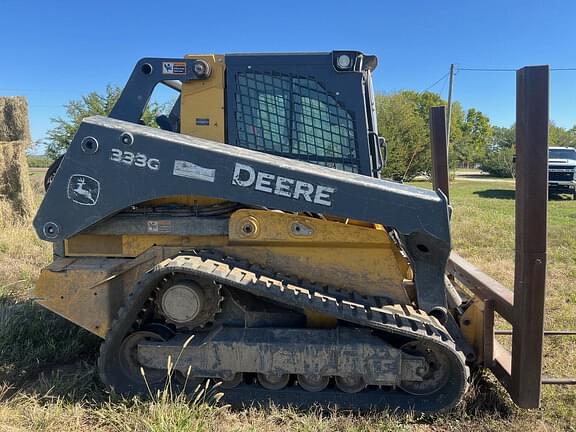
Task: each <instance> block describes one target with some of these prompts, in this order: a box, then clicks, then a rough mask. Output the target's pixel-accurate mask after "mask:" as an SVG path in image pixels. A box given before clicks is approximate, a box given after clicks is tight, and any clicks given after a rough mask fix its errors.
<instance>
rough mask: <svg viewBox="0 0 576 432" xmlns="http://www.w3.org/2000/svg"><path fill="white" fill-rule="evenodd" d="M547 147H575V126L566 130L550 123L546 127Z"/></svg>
mask: <svg viewBox="0 0 576 432" xmlns="http://www.w3.org/2000/svg"><path fill="white" fill-rule="evenodd" d="M548 145H549V146H550V147H576V126H574V127H573V128H572V129H569V130H566V129H564V128H563V127H560V126H557V125H556V123H554V122H553V121H550V124H549V125H548Z"/></svg>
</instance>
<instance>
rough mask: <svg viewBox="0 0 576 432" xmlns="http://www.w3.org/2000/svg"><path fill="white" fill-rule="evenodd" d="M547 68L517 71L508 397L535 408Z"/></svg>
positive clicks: (544, 233) (543, 242) (539, 369)
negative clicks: (514, 226)
mask: <svg viewBox="0 0 576 432" xmlns="http://www.w3.org/2000/svg"><path fill="white" fill-rule="evenodd" d="M548 91H549V67H548V66H530V67H525V68H522V69H520V70H518V71H517V73H516V265H515V273H514V322H513V323H512V324H513V334H512V380H511V396H512V399H513V400H514V401H515V402H516V404H517V405H518V406H520V407H522V408H537V407H539V406H540V395H541V386H542V343H543V339H544V292H545V284H546V238H547V207H548Z"/></svg>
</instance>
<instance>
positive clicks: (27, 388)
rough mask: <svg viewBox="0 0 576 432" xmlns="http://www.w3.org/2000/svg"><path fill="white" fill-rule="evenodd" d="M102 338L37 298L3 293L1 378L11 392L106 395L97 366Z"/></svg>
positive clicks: (74, 397)
mask: <svg viewBox="0 0 576 432" xmlns="http://www.w3.org/2000/svg"><path fill="white" fill-rule="evenodd" d="M98 343H99V341H98V338H96V337H95V336H93V335H91V334H90V333H88V332H87V331H85V330H82V329H80V328H79V327H77V326H75V325H74V324H72V323H70V322H68V321H66V320H65V319H63V318H61V317H59V316H57V315H56V314H54V313H52V312H50V311H48V310H45V309H43V308H42V307H40V306H38V305H36V304H34V303H33V302H31V301H24V302H18V301H16V300H14V299H11V298H9V297H2V298H0V383H4V385H6V386H9V387H10V388H11V392H10V393H15V392H20V393H29V394H46V393H50V394H51V395H52V396H61V397H63V398H66V399H67V400H70V401H80V400H82V399H86V397H87V395H89V397H90V398H91V399H97V398H99V397H100V396H103V391H102V386H101V385H100V384H99V381H98V377H97V374H96V372H95V367H94V364H95V357H96V350H97V347H98Z"/></svg>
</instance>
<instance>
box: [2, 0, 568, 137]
mask: <svg viewBox="0 0 576 432" xmlns="http://www.w3.org/2000/svg"><path fill="white" fill-rule="evenodd" d="M575 22H576V2H574V1H571V0H564V1H560V0H548V1H536V0H523V1H521V0H513V1H506V0H500V1H494V0H488V1H475V2H472V1H466V0H460V1H453V0H451V1H440V0H436V1H433V0H428V1H424V0H421V1H407V0H404V1H376V0H365V1H339V0H332V1H313V0H308V1H300V0H291V1H273V0H269V1H249V0H237V1H224V0H220V1H214V0H211V1H204V2H201V1H198V0H196V1H177V0H174V1H171V2H161V1H148V0H140V1H122V0H116V1H109V0H96V1H92V2H87V1H81V0H77V1H63V0H62V1H59V0H44V1H39V0H29V1H24V0H0V41H1V42H0V95H25V96H27V97H28V99H29V103H30V116H31V128H32V135H33V138H34V139H35V140H39V139H41V138H43V137H44V135H45V132H46V130H47V129H49V128H50V127H51V122H50V118H52V117H56V116H59V115H63V113H64V109H63V108H62V105H63V104H64V103H66V102H67V101H69V100H70V99H74V98H79V97H80V96H81V95H83V94H85V93H87V92H90V91H92V90H98V91H102V90H103V89H104V88H105V86H106V84H108V83H112V84H118V85H123V83H124V82H125V80H126V79H127V78H128V76H129V74H130V72H131V69H132V67H133V65H134V63H135V62H136V61H137V60H138V59H139V58H141V57H145V56H158V57H179V56H182V55H184V54H187V53H222V54H225V53H230V52H258V51H264V52H265V51H268V52H272V51H330V50H333V49H357V50H360V51H363V52H365V53H368V54H376V55H377V56H378V57H379V66H378V69H377V70H376V73H375V76H374V78H375V87H376V89H377V91H380V92H392V91H395V90H400V89H414V90H419V91H421V90H424V89H426V88H428V87H429V86H430V85H431V84H433V83H434V82H436V81H437V80H438V79H439V78H440V77H442V76H443V75H444V74H446V72H448V69H449V66H450V63H455V64H456V65H457V67H461V68H474V67H478V68H519V67H521V66H525V65H534V64H550V65H551V66H552V67H554V68H576V43H575V42H576V31H575V29H574V26H575ZM514 85H515V74H514V73H513V72H504V73H487V72H484V73H481V72H469V71H459V72H458V73H457V75H456V79H455V93H454V97H455V99H456V100H458V101H460V102H461V103H462V104H463V106H464V107H465V108H470V107H475V108H477V109H479V110H481V111H482V112H484V113H485V114H487V115H488V116H489V117H490V119H491V121H492V122H493V123H494V124H496V125H500V126H509V125H510V124H512V123H513V122H514V100H515V88H514ZM447 87H448V86H447V80H446V79H444V80H441V81H440V82H439V83H438V84H437V85H436V86H434V87H433V88H431V90H432V91H436V92H442V95H443V96H444V97H446V95H447V90H448V88H447ZM551 118H552V119H553V120H554V121H556V123H557V124H559V125H560V126H563V127H572V126H573V125H574V124H576V71H570V72H567V71H566V72H565V71H557V72H553V73H552V77H551Z"/></svg>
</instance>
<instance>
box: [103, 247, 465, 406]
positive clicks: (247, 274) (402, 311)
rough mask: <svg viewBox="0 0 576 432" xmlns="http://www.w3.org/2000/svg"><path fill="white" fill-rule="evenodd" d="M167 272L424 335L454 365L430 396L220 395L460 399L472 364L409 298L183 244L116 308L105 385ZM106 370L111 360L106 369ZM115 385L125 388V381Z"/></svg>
mask: <svg viewBox="0 0 576 432" xmlns="http://www.w3.org/2000/svg"><path fill="white" fill-rule="evenodd" d="M171 273H186V274H189V275H192V276H196V277H199V278H206V279H210V280H213V281H215V282H216V283H219V284H222V285H226V286H230V287H234V288H237V289H241V290H243V291H246V292H248V293H251V294H253V295H256V296H259V297H264V298H266V299H268V300H272V301H274V302H277V303H280V304H284V305H287V306H291V307H293V308H298V309H304V310H305V309H309V310H314V311H316V312H319V313H323V314H327V315H331V316H334V317H335V318H337V319H339V320H342V321H347V322H350V323H354V324H356V325H359V326H364V327H370V328H373V329H375V330H379V331H380V332H384V333H391V334H394V335H398V336H402V337H404V338H406V339H408V340H422V341H427V342H428V343H431V344H435V345H436V346H437V347H439V348H441V349H442V350H443V351H444V352H445V353H446V354H448V356H449V357H450V358H451V360H452V364H453V366H455V369H457V370H451V371H450V372H451V374H452V377H451V380H449V383H448V384H447V385H446V386H445V387H444V388H443V389H442V390H441V391H439V392H436V393H433V394H432V395H429V396H413V395H409V394H407V393H405V392H403V391H398V390H391V391H384V390H374V389H367V390H365V391H363V392H360V393H356V394H352V395H350V394H346V393H343V392H340V391H339V390H335V389H327V390H324V391H322V392H319V393H309V392H306V391H304V390H300V389H298V388H294V387H292V388H286V389H284V390H280V391H269V390H265V389H263V388H261V387H257V386H255V385H241V386H239V387H236V388H234V389H228V390H226V391H225V396H224V400H225V401H226V402H228V403H231V404H233V405H249V404H250V403H247V401H250V402H252V403H269V402H270V401H272V402H274V403H278V404H281V405H285V404H292V405H294V404H296V405H298V406H300V407H307V406H311V405H315V404H321V405H324V406H326V405H336V406H338V407H340V408H344V409H360V410H369V409H381V408H388V407H391V408H400V409H413V410H416V411H444V410H447V409H450V408H452V407H454V406H455V405H456V404H458V402H460V400H461V399H462V397H463V395H464V393H465V392H466V389H467V383H468V377H469V370H468V367H467V366H466V365H465V362H466V360H465V356H464V354H463V353H462V351H460V350H459V349H458V348H457V347H456V345H455V342H454V340H453V339H452V337H451V336H450V334H449V333H448V331H447V330H446V329H445V328H444V327H443V326H442V325H441V324H440V323H439V322H438V320H437V319H436V318H434V317H432V316H430V315H428V314H426V313H425V312H423V311H421V310H418V309H416V308H414V307H412V306H410V305H398V304H391V303H390V302H389V300H388V299H386V298H383V297H374V296H363V295H358V294H354V293H347V292H344V291H341V290H339V289H335V288H331V287H327V286H320V285H316V284H314V283H311V282H307V281H302V280H297V279H294V278H290V277H288V276H285V275H282V274H278V273H273V272H270V271H268V270H266V269H263V268H261V267H259V266H253V265H250V264H249V263H247V262H245V261H240V260H237V259H234V258H232V257H228V256H225V255H223V254H221V253H219V252H216V251H211V250H198V251H197V250H194V251H186V252H184V253H183V254H182V255H179V256H176V257H174V258H171V259H167V260H164V261H163V262H161V263H159V264H158V265H156V266H155V267H154V268H153V269H152V270H150V271H149V272H148V273H147V274H145V275H144V276H143V277H142V278H141V280H140V281H139V282H138V284H137V287H136V289H135V290H134V292H133V294H132V295H131V296H130V299H129V301H128V302H127V304H126V305H125V307H124V308H122V309H121V311H120V312H119V316H118V319H117V320H116V321H115V322H114V323H113V325H112V328H111V329H110V331H109V334H108V335H107V337H106V339H105V341H104V343H103V344H102V347H101V355H100V358H99V366H100V371H101V378H102V380H103V381H104V382H105V383H106V384H108V385H109V386H112V387H115V386H118V383H115V382H113V381H114V379H110V378H111V377H110V376H108V375H109V374H108V373H106V372H107V368H106V366H110V364H109V360H110V358H109V356H110V354H111V352H113V351H114V350H115V348H117V347H119V345H120V343H121V341H122V339H123V338H124V336H125V335H127V334H128V333H129V331H130V329H131V328H132V327H133V325H134V323H135V321H136V320H137V319H138V315H139V312H140V310H141V308H142V307H143V305H144V304H145V303H146V301H148V295H149V294H150V293H151V291H152V290H153V289H154V287H155V285H156V283H157V282H158V281H159V280H160V279H161V278H163V277H164V276H166V275H169V274H171ZM107 359H108V361H107ZM106 363H108V365H107V364H106ZM112 368H113V366H112ZM110 370H111V369H110V368H109V369H108V371H110ZM445 389H446V390H445ZM119 390H120V392H125V390H124V389H122V388H120V389H119ZM443 390H445V391H443Z"/></svg>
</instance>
